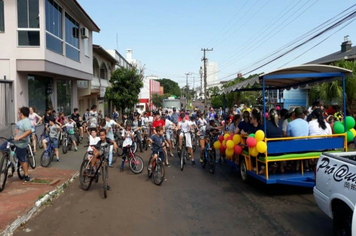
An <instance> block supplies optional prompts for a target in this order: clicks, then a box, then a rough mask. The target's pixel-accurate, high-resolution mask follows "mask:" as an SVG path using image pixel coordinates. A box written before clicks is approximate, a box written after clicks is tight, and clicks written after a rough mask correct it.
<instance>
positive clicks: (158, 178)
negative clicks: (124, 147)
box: [147, 150, 166, 185]
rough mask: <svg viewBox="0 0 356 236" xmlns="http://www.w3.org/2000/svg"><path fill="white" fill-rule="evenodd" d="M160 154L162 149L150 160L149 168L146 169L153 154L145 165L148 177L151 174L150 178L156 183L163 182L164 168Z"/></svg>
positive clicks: (162, 152)
mask: <svg viewBox="0 0 356 236" xmlns="http://www.w3.org/2000/svg"><path fill="white" fill-rule="evenodd" d="M161 154H162V155H164V151H163V150H161V151H159V152H158V155H157V158H156V159H155V160H154V161H153V162H152V167H151V170H149V169H148V166H149V165H150V163H151V160H152V158H153V155H151V157H150V160H149V161H148V165H147V175H148V178H151V177H152V176H153V178H152V179H153V182H154V183H155V184H156V185H161V184H162V183H163V181H164V177H165V173H166V172H165V170H164V161H163V160H162V159H161V157H160V156H161Z"/></svg>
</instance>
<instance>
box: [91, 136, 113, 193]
mask: <svg viewBox="0 0 356 236" xmlns="http://www.w3.org/2000/svg"><path fill="white" fill-rule="evenodd" d="M92 132H95V130H94V131H92ZM99 137H100V140H99V141H98V142H97V144H96V145H95V146H91V147H92V148H93V151H94V158H92V159H91V167H90V175H93V174H94V173H95V169H94V168H95V162H96V160H97V159H98V158H99V157H100V155H103V154H104V153H108V149H110V148H109V147H108V145H109V144H110V143H111V144H112V145H113V148H114V149H115V150H117V145H116V143H115V141H113V140H110V139H108V138H107V137H106V131H105V129H101V130H100V131H99ZM110 146H111V145H110ZM106 158H107V157H106ZM107 189H108V190H110V189H111V188H110V186H109V185H108V187H107Z"/></svg>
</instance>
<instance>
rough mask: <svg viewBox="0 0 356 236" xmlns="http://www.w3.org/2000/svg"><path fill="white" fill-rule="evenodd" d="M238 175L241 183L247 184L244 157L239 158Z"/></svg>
mask: <svg viewBox="0 0 356 236" xmlns="http://www.w3.org/2000/svg"><path fill="white" fill-rule="evenodd" d="M240 175H241V179H242V182H244V183H247V182H248V179H249V178H248V175H247V166H246V161H245V158H244V157H240Z"/></svg>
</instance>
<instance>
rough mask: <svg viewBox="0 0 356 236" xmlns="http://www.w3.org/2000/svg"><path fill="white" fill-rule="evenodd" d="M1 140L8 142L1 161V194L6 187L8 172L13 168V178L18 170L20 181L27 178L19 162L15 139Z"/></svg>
mask: <svg viewBox="0 0 356 236" xmlns="http://www.w3.org/2000/svg"><path fill="white" fill-rule="evenodd" d="M0 139H4V140H6V141H7V145H6V149H5V150H4V155H3V158H2V159H1V160H0V192H1V191H3V190H4V188H5V185H6V180H7V177H8V171H9V168H10V167H11V170H12V172H11V177H12V175H13V173H14V172H15V171H16V170H17V175H18V177H19V179H21V180H23V179H24V178H25V173H24V171H23V169H22V166H21V164H20V162H19V161H18V159H17V157H16V155H15V151H16V146H15V143H14V139H13V138H10V139H6V138H3V137H0Z"/></svg>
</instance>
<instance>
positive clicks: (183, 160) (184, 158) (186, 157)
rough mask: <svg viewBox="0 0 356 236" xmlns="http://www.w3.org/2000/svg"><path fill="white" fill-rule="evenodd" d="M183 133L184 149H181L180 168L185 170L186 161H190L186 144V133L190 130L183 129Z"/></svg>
mask: <svg viewBox="0 0 356 236" xmlns="http://www.w3.org/2000/svg"><path fill="white" fill-rule="evenodd" d="M181 132H182V133H183V138H182V150H181V154H180V156H179V155H178V156H179V157H180V170H181V171H183V169H184V165H185V163H186V161H189V155H188V150H187V149H188V148H187V146H186V137H185V134H188V133H190V132H184V131H181Z"/></svg>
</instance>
